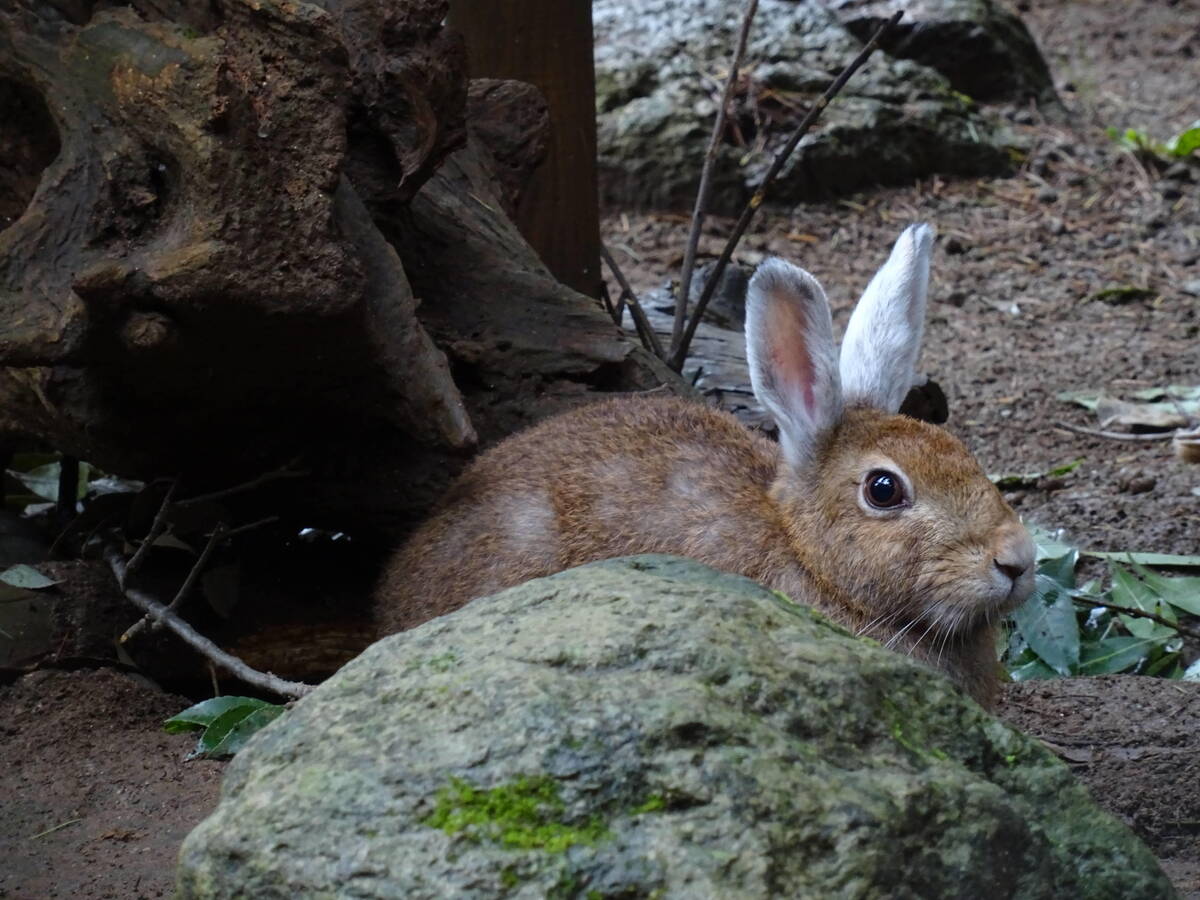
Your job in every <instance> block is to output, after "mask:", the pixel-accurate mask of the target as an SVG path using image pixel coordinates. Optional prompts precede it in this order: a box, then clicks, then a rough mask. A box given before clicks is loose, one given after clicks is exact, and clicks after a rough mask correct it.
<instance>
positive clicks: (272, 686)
mask: <svg viewBox="0 0 1200 900" xmlns="http://www.w3.org/2000/svg"><path fill="white" fill-rule="evenodd" d="M104 560H105V562H107V563H108V566H109V568H110V569H112V571H113V575H115V576H116V578H117V584H118V585H119V586H120V588H121V592H122V593H123V594H124V595H125V597H126V598H127V599H128V600H129V602H131V603H132V604H133V605H134V606H136V607H137V608H138V609H140V610H142V612H144V613H146V614H147V615H149V616H150V617H151V618H152V619H154V620H155V621H157V622H160V623H161V624H163V625H165V626H166V627H167V628H169V629H170V630H171V631H172V632H173V633H174V634H175V635H177V636H178V637H179V638H180V640H182V641H184V642H185V643H186V644H187V645H188V646H189V647H191V648H192V649H193V650H195V651H196V652H197V653H199V654H200V655H202V656H203V657H204V658H205V659H208V660H210V661H211V662H213V663H214V664H215V665H217V666H220V667H221V668H222V669H224V670H225V671H226V672H229V673H230V674H231V675H233V676H234V677H236V678H239V679H241V680H242V681H244V682H245V683H246V684H248V685H250V686H252V687H256V688H259V689H261V690H264V691H270V692H271V693H273V694H278V695H279V696H281V697H303V696H304V695H305V694H309V693H311V692H312V691H313V689H314V685H311V684H304V683H303V682H299V681H287V680H285V679H283V678H280V677H279V676H277V675H272V674H271V673H270V672H259V671H258V670H257V669H252V668H250V666H248V665H246V664H245V663H244V662H242V661H241V660H240V659H238V658H237V657H236V656H232V655H230V654H228V653H226V652H225V651H224V650H222V649H221V648H220V647H218V646H217V645H216V644H214V643H213V642H212V641H210V640H209V639H208V638H206V637H204V636H203V635H202V634H200V633H199V632H197V631H196V630H195V629H194V628H192V626H191V625H189V624H188V623H187V622H185V621H183V620H182V619H181V618H179V616H177V615H175V613H173V612H171V611H170V610H169V609H168V608H167V607H166V606H164V605H163V604H162V603H159V602H158V600H156V599H155V598H153V597H151V596H150V595H149V594H148V593H146V592H145V591H140V590H138V589H137V588H131V587H127V586H126V579H127V578H128V574H129V566H128V565H127V564H126V562H125V559H124V557H123V556H122V555H121V551H120V550H119V549H118V548H117V547H116V546H115V545H113V544H110V545H108V546H106V547H105V548H104Z"/></svg>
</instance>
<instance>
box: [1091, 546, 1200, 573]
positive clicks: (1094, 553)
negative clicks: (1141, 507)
mask: <svg viewBox="0 0 1200 900" xmlns="http://www.w3.org/2000/svg"><path fill="white" fill-rule="evenodd" d="M1083 555H1084V556H1090V557H1092V558H1093V559H1115V560H1118V561H1120V562H1128V563H1137V564H1139V565H1143V566H1171V567H1174V568H1177V569H1196V568H1200V556H1195V555H1189V554H1184V553H1138V552H1136V551H1130V550H1084V551H1083Z"/></svg>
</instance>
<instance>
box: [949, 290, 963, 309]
mask: <svg viewBox="0 0 1200 900" xmlns="http://www.w3.org/2000/svg"><path fill="white" fill-rule="evenodd" d="M946 302H947V303H949V304H950V305H951V306H957V307H959V308H960V309H961V308H962V305H963V304H964V303H966V302H967V292H966V291H951V292H950V293H948V294H947V295H946Z"/></svg>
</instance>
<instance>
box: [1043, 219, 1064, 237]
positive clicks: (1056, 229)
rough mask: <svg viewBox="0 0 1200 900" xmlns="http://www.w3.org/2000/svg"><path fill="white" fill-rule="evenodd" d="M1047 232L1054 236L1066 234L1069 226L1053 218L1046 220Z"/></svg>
mask: <svg viewBox="0 0 1200 900" xmlns="http://www.w3.org/2000/svg"><path fill="white" fill-rule="evenodd" d="M1046 230H1047V231H1049V232H1050V233H1051V234H1054V235H1059V234H1066V232H1067V226H1066V225H1065V224H1064V223H1063V220H1062V219H1053V218H1052V219H1047V220H1046Z"/></svg>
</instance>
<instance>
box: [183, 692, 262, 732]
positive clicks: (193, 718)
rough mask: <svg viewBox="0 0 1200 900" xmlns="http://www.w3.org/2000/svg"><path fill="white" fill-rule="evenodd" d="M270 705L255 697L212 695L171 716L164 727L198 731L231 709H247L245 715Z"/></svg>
mask: <svg viewBox="0 0 1200 900" xmlns="http://www.w3.org/2000/svg"><path fill="white" fill-rule="evenodd" d="M270 705H271V704H270V703H267V702H266V701H265V700H257V699H255V698H254V697H212V698H211V699H209V700H204V701H202V702H200V703H197V704H196V705H195V706H189V707H188V708H187V709H185V710H184V711H183V712H181V713H177V714H176V715H173V716H171V718H169V719H167V720H166V721H165V722H163V728H165V729H166V730H167V731H169V732H170V733H171V734H178V733H179V732H181V731H196V730H197V729H200V728H207V727H208V726H210V725H212V724H213V722H215V721H216V720H217V719H218V718H220V717H221V716H223V715H224V714H225V713H227V712H229V711H230V710H231V709H245V710H246V713H245V715H249V714H250V713H252V712H254V710H256V709H262V708H263V707H265V706H270Z"/></svg>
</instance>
